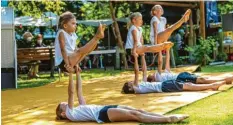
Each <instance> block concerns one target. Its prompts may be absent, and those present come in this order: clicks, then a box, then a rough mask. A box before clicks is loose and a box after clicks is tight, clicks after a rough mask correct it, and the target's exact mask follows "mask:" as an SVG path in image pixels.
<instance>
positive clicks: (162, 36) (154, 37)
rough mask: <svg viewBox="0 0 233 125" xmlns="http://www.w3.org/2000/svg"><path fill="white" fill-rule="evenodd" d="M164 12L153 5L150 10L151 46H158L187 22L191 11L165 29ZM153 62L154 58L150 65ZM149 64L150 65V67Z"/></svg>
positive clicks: (159, 55)
mask: <svg viewBox="0 0 233 125" xmlns="http://www.w3.org/2000/svg"><path fill="white" fill-rule="evenodd" d="M163 13H164V11H163V8H162V6H161V5H155V6H153V7H152V9H151V15H152V16H153V17H152V19H151V21H150V29H151V31H150V41H151V44H152V45H156V44H160V43H163V42H166V41H167V40H168V39H169V37H170V36H171V34H172V33H173V32H174V31H175V30H176V29H178V28H179V27H180V26H181V25H182V24H183V23H184V22H187V21H188V20H189V16H190V14H191V10H190V9H188V10H187V11H186V12H185V14H184V15H183V17H182V18H181V19H180V20H179V21H178V22H176V23H175V24H173V25H171V26H169V27H168V28H166V23H167V20H166V18H165V17H162V15H163ZM161 56H162V52H161V51H160V52H159V53H158V58H161ZM154 61H155V56H154V58H153V60H152V64H153V63H154ZM152 64H151V65H152ZM162 64H163V62H162V60H158V67H159V68H162Z"/></svg>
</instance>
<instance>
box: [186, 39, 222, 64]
mask: <svg viewBox="0 0 233 125" xmlns="http://www.w3.org/2000/svg"><path fill="white" fill-rule="evenodd" d="M216 49H217V48H216V40H215V39H214V38H213V37H212V36H209V37H207V39H203V38H200V39H199V44H198V45H196V46H193V47H187V48H185V50H187V51H189V52H191V53H192V56H193V57H194V59H195V62H196V63H198V64H201V65H204V66H205V65H206V64H208V62H210V61H211V57H210V56H209V55H210V54H211V53H212V52H213V50H216Z"/></svg>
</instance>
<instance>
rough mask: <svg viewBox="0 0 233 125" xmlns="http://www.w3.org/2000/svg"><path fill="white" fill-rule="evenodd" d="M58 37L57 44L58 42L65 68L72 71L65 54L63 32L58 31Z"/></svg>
mask: <svg viewBox="0 0 233 125" xmlns="http://www.w3.org/2000/svg"><path fill="white" fill-rule="evenodd" d="M58 39H59V44H60V48H61V54H62V57H63V59H64V62H65V68H66V69H67V70H68V71H69V72H72V68H71V67H70V65H69V61H68V56H67V53H66V49H65V36H64V33H63V32H60V33H59V36H58Z"/></svg>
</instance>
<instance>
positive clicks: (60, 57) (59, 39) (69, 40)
mask: <svg viewBox="0 0 233 125" xmlns="http://www.w3.org/2000/svg"><path fill="white" fill-rule="evenodd" d="M76 23H77V22H76V18H75V16H74V15H73V14H72V13H71V12H65V13H63V14H62V15H61V16H60V19H59V24H58V27H59V30H58V33H57V36H56V38H55V66H59V67H60V68H61V69H64V70H65V69H67V70H68V71H69V72H73V71H74V69H73V68H74V66H75V65H76V66H75V67H76V68H79V66H78V63H80V62H81V61H82V60H83V58H84V57H85V56H86V55H87V54H89V53H90V52H91V51H93V50H94V49H95V47H96V45H97V43H98V41H99V40H100V39H102V38H103V37H104V29H105V25H103V26H102V25H101V24H100V26H99V28H98V31H97V33H96V35H95V36H94V37H93V38H92V39H91V40H90V41H89V42H88V43H87V44H86V45H85V46H83V47H81V48H77V47H76V40H77V38H78V37H77V35H76V33H75V31H76V27H77V26H76Z"/></svg>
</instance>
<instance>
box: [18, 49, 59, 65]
mask: <svg viewBox="0 0 233 125" xmlns="http://www.w3.org/2000/svg"><path fill="white" fill-rule="evenodd" d="M54 51H55V50H54V48H51V47H38V48H19V49H17V60H18V62H24V61H35V60H50V59H51V57H52V58H53V57H54Z"/></svg>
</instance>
